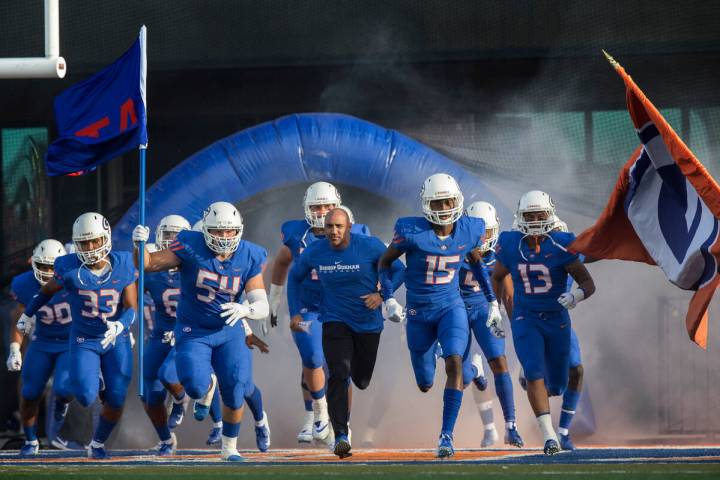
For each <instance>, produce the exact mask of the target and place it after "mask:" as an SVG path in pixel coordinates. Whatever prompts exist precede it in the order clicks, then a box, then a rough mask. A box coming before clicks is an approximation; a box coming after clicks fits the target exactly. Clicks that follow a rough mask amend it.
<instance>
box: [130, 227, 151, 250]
mask: <svg viewBox="0 0 720 480" xmlns="http://www.w3.org/2000/svg"><path fill="white" fill-rule="evenodd" d="M149 238H150V229H149V228H148V227H144V226H142V225H136V226H135V228H133V231H132V241H133V243H134V244H135V246H137V244H138V243H140V242H147V241H148V239H149Z"/></svg>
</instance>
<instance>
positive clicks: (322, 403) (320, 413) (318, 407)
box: [313, 396, 329, 422]
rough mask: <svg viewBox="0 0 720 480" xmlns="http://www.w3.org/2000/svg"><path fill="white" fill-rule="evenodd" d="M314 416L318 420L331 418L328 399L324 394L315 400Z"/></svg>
mask: <svg viewBox="0 0 720 480" xmlns="http://www.w3.org/2000/svg"><path fill="white" fill-rule="evenodd" d="M313 418H314V419H315V421H316V422H320V421H327V419H328V418H329V416H328V408H327V400H326V399H325V397H324V396H323V397H321V398H318V399H317V400H313Z"/></svg>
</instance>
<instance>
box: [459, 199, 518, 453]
mask: <svg viewBox="0 0 720 480" xmlns="http://www.w3.org/2000/svg"><path fill="white" fill-rule="evenodd" d="M465 213H466V214H467V215H468V216H470V217H475V218H481V219H483V221H484V222H485V241H484V242H483V244H482V247H481V251H482V258H483V263H484V264H485V266H486V267H487V268H489V269H491V268H492V266H493V264H494V263H495V244H496V243H497V239H498V235H499V234H500V220H499V219H498V216H497V212H496V210H495V207H494V206H492V205H491V204H490V203H487V202H475V203H473V204H471V205H470V206H469V207H467V209H466V210H465ZM505 282H506V284H507V283H510V278H506V280H505ZM506 286H507V285H506ZM508 291H509V292H510V295H512V285H510V289H509V290H508ZM460 293H461V294H462V297H463V301H464V302H465V307H466V308H467V315H468V321H469V322H470V330H471V332H472V333H473V334H474V336H475V341H477V343H478V345H480V349H481V350H482V352H483V354H484V355H485V358H487V360H488V364H489V365H490V369H491V370H492V372H493V377H494V379H495V393H496V394H497V397H498V400H499V401H500V406H501V407H502V410H503V415H504V417H505V443H506V444H508V445H513V446H515V447H518V448H520V447H522V446H523V440H522V438H521V437H520V434H519V433H518V431H517V426H516V424H515V400H514V398H513V387H512V378H511V377H510V373H509V372H508V364H507V358H506V357H505V334H504V332H502V331H498V330H495V331H493V329H492V328H488V327H487V325H486V320H487V316H488V315H487V314H488V308H489V306H488V303H487V301H486V300H485V295H484V294H483V293H482V291H481V289H480V285H479V284H478V282H477V281H475V277H474V276H473V273H472V271H471V269H470V267H469V265H467V264H465V265H463V267H462V268H461V269H460ZM502 300H503V303H504V304H505V305H506V310H508V305H509V310H510V311H512V297H508V295H507V294H506V295H505V297H504V298H502ZM495 328H497V327H495ZM471 366H472V364H471V361H470V358H468V359H467V360H466V361H465V363H464V365H463V371H464V373H463V375H464V377H465V380H464V382H465V383H466V384H467V383H469V382H470V380H471V379H473V378H475V377H476V375H475V374H474V373H472V372H471V370H472V369H471ZM475 383H476V385H477V384H478V382H477V381H476V382H475ZM478 387H482V385H478ZM481 390H484V389H483V388H481ZM488 406H489V407H490V408H488ZM480 407H481V409H480V414H481V418H483V423H484V425H485V429H484V434H483V439H482V443H481V446H482V447H489V446H491V445H493V444H494V443H495V440H496V439H497V436H498V435H497V431H496V430H495V424H494V423H493V422H492V402H489V403H488V402H482V404H481V405H480ZM482 407H484V408H482Z"/></svg>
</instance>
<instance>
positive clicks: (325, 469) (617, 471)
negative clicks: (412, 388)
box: [0, 463, 720, 480]
mask: <svg viewBox="0 0 720 480" xmlns="http://www.w3.org/2000/svg"><path fill="white" fill-rule="evenodd" d="M0 477H3V478H8V479H9V478H12V479H21V478H22V479H25V478H44V479H52V480H62V479H84V478H88V479H97V480H101V479H123V480H132V479H136V478H137V479H140V478H142V479H153V480H160V479H165V478H168V479H181V478H187V479H193V480H203V479H206V478H213V479H216V478H242V479H267V478H292V479H296V478H297V479H302V478H312V479H316V478H332V479H335V480H342V479H355V478H377V479H383V480H384V479H395V478H419V479H426V478H458V477H465V478H483V477H484V478H522V479H544V480H547V479H549V478H557V477H562V478H567V479H583V480H589V479H592V480H602V479H606V478H612V479H621V478H622V479H623V480H632V479H644V478H657V479H684V478H691V479H713V480H717V479H720V465H718V464H658V463H655V464H628V465H618V464H612V465H507V466H505V465H436V464H435V465H357V464H355V465H322V466H314V465H313V466H307V465H303V466H298V465H288V466H252V465H249V464H245V465H227V466H222V467H207V466H202V467H177V466H162V467H147V466H138V467H135V466H120V465H108V466H107V467H96V466H87V467H85V466H72V467H58V466H49V467H5V466H4V467H0Z"/></svg>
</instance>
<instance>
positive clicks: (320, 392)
mask: <svg viewBox="0 0 720 480" xmlns="http://www.w3.org/2000/svg"><path fill="white" fill-rule="evenodd" d="M310 396H311V397H312V398H313V400H319V399H321V398H323V397H324V396H325V387H323V388H321V389H320V390H318V391H317V392H310Z"/></svg>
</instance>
